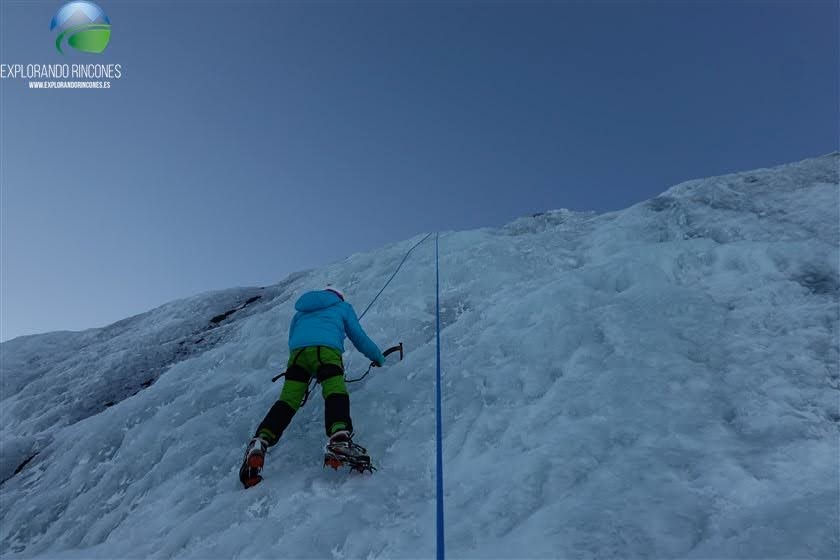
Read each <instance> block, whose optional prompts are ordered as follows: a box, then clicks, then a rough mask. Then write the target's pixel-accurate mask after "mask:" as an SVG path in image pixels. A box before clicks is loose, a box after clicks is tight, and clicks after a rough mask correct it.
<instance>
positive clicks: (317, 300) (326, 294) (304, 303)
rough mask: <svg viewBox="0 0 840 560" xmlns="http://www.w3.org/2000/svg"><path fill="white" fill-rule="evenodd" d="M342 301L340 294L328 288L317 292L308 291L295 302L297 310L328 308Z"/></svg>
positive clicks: (306, 310)
mask: <svg viewBox="0 0 840 560" xmlns="http://www.w3.org/2000/svg"><path fill="white" fill-rule="evenodd" d="M340 302H341V298H340V297H338V294H336V293H335V292H331V291H328V290H319V291H317V292H306V293H305V294H303V295H302V296H300V297H299V298H298V300H297V302H296V303H295V310H296V311H303V312H308V311H317V310H318V309H326V308H327V307H331V306H333V305H335V304H337V303H340Z"/></svg>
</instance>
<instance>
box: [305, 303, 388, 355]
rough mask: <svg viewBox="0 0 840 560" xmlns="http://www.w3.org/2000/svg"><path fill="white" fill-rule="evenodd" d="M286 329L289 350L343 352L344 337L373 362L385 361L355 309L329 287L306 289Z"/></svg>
mask: <svg viewBox="0 0 840 560" xmlns="http://www.w3.org/2000/svg"><path fill="white" fill-rule="evenodd" d="M295 310H296V311H297V313H295V316H294V318H293V319H292V326H291V327H290V328H289V350H296V349H298V348H305V347H306V346H329V347H331V348H335V349H337V350H340V351H341V352H344V337H345V336H347V337H349V338H350V341H351V342H352V343H353V346H355V347H356V348H357V349H358V350H359V352H361V353H362V354H364V355H365V356H367V357H368V359H370V360H371V361H372V362H378V363H380V364H383V363H385V357H384V356H383V355H382V351H381V350H380V349H379V347H378V346H377V345H376V344H375V343H374V342H373V341H372V340H371V339H370V338H368V335H367V334H365V331H363V330H362V326H361V325H360V324H359V319H358V318H357V317H356V311H355V310H354V309H353V306H352V305H350V304H349V303H346V302H344V301H342V299H341V298H340V297H338V294H336V293H334V292H331V291H329V290H321V291H317V292H306V293H305V294H303V295H302V296H300V298H299V299H298V300H297V303H295Z"/></svg>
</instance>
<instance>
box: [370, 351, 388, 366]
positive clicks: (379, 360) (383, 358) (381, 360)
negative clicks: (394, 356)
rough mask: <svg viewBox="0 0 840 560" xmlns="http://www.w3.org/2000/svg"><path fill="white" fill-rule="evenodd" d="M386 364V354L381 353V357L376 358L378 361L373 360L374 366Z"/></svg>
mask: <svg viewBox="0 0 840 560" xmlns="http://www.w3.org/2000/svg"><path fill="white" fill-rule="evenodd" d="M384 365H385V356H383V355H382V354H380V355H379V357H378V358H377V359H376V361H374V362H373V366H374V367H382V366H384Z"/></svg>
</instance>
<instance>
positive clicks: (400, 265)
mask: <svg viewBox="0 0 840 560" xmlns="http://www.w3.org/2000/svg"><path fill="white" fill-rule="evenodd" d="M431 235H432V234H431V232H429V233H428V234H426V237H424V238H423V239H421V240H420V241H418V242H417V243H415V244H414V247H412V248H411V249H409V250H408V252H407V253H406V254H405V256H404V257H403V258H402V260H401V261H400V264H399V266H397V269H396V270H395V271H394V273H393V274H392V275H391V277H390V278H388V281H387V282H385V285H384V286H382V289H381V290H379V293H378V294H376V296H374V298H373V299H372V300H370V303H369V304H368V306H367V307H365V310H364V311H362V314H361V315H359V321H361V320H362V317H364V316H365V313H367V312H368V309H370V308H371V306H372V305H373V302H375V301H376V300H377V299H379V296H381V295H382V292H384V291H385V288H387V287H388V284H390V283H391V280H393V279H394V276H396V275H397V272H399V271H400V268H402V265H403V263H404V262H405V260H406V259H407V258H408V255H410V254H411V252H412V251H413V250H414V249H416V248H417V246H418V245H420V244H421V243H423V242H424V241H426V240H427V239H428V238H429V236H431Z"/></svg>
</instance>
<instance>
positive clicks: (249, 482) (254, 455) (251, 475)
mask: <svg viewBox="0 0 840 560" xmlns="http://www.w3.org/2000/svg"><path fill="white" fill-rule="evenodd" d="M266 449H268V442H267V441H265V440H264V439H262V438H258V437H255V438H253V439H252V440H251V441H250V442H248V447H247V448H246V449H245V458H244V459H243V460H242V466H241V467H240V468H239V480H240V481H241V482H242V485H243V486H245V488H250V487H251V486H256V485H257V484H259V483H260V481H262V476H261V475H260V472H261V471H262V468H263V465H264V464H265V450H266Z"/></svg>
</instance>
